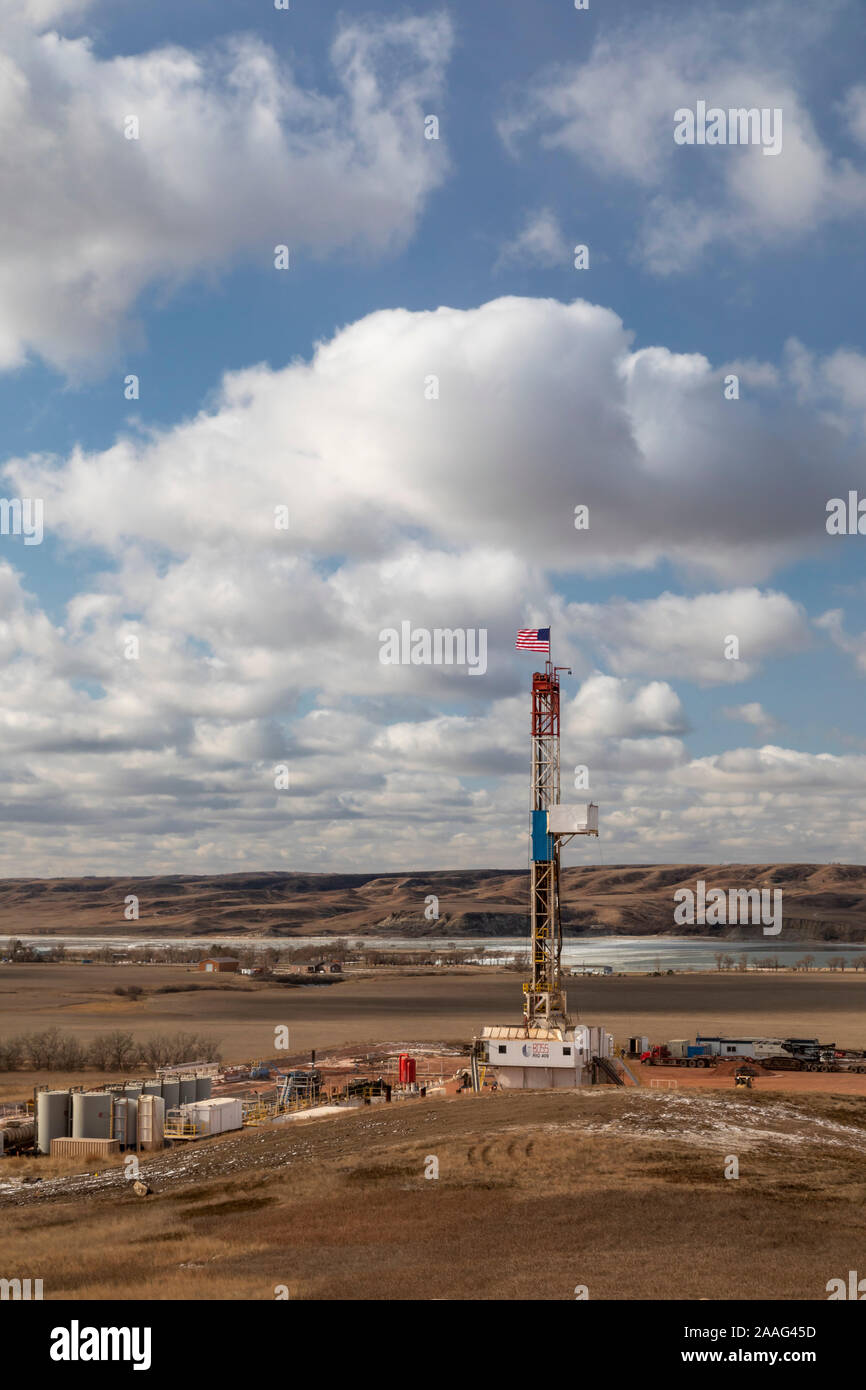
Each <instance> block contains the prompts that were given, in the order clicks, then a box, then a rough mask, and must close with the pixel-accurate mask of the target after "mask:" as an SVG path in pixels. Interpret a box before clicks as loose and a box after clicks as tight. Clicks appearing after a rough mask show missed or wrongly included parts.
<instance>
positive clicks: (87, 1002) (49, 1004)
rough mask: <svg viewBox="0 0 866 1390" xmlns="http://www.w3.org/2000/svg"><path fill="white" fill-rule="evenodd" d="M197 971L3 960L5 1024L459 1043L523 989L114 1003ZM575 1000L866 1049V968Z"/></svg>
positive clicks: (615, 980)
mask: <svg viewBox="0 0 866 1390" xmlns="http://www.w3.org/2000/svg"><path fill="white" fill-rule="evenodd" d="M191 978H192V976H191V975H189V974H187V973H186V972H185V970H184V968H183V967H178V966H152V967H148V966H142V967H140V968H135V969H134V970H132V969H130V968H128V967H121V966H117V967H111V966H70V965H51V964H45V965H30V966H27V965H22V966H17V965H16V966H4V967H3V969H2V971H0V1017H2V1030H3V1033H4V1034H16V1033H27V1032H31V1031H38V1030H40V1029H44V1028H48V1027H52V1026H56V1027H58V1028H60V1029H61V1031H63V1032H69V1033H72V1034H73V1035H74V1036H75V1037H76V1038H78V1039H80V1040H83V1041H89V1040H90V1039H92V1038H93V1037H94V1035H95V1034H97V1033H101V1032H108V1031H110V1030H111V1029H115V1028H122V1029H124V1030H127V1031H129V1032H131V1033H132V1034H133V1035H134V1036H135V1037H136V1038H139V1039H141V1038H146V1037H149V1036H151V1035H153V1034H156V1033H173V1032H176V1031H178V1030H182V1031H190V1030H192V1031H194V1032H197V1033H203V1034H205V1035H206V1036H208V1037H213V1038H216V1039H218V1040H219V1041H220V1044H221V1047H222V1055H223V1058H224V1059H225V1060H227V1061H245V1060H248V1059H249V1058H251V1057H262V1056H269V1055H272V1054H273V1039H274V1027H275V1025H277V1024H285V1025H286V1026H287V1027H288V1028H289V1033H290V1038H291V1044H290V1045H291V1048H292V1051H293V1052H301V1051H304V1050H306V1049H309V1048H312V1047H315V1048H317V1049H320V1051H324V1050H325V1049H327V1048H331V1047H335V1046H340V1045H342V1044H343V1043H348V1042H356V1041H357V1040H359V1039H370V1040H375V1039H378V1040H379V1041H382V1040H386V1039H388V1040H393V1041H395V1042H411V1041H413V1040H417V1041H421V1040H425V1039H426V1040H429V1041H431V1042H433V1041H465V1040H468V1039H470V1038H471V1037H472V1036H473V1035H474V1034H475V1033H477V1031H478V1029H479V1027H480V1026H481V1025H483V1024H484V1023H496V1022H503V1021H508V1020H509V1019H512V1020H513V1019H515V1016H516V1015H517V1014H518V1013H519V1009H520V998H521V995H520V978H519V976H517V975H515V974H513V973H511V972H509V971H503V970H495V969H492V968H491V969H488V968H486V967H478V968H477V969H476V970H468V971H466V972H465V973H453V972H448V973H447V974H442V975H440V974H436V973H435V972H430V973H428V974H426V975H424V974H421V975H416V974H413V975H407V974H403V973H390V972H389V971H388V970H383V971H380V972H379V973H378V974H377V975H375V976H373V975H370V976H366V977H365V978H363V979H356V978H352V979H349V980H346V981H345V982H343V983H340V984H335V985H333V986H331V987H330V988H328V989H283V988H281V987H279V986H268V985H267V984H261V983H258V982H246V984H245V985H244V986H243V987H241V986H240V985H239V986H238V988H237V989H234V988H233V989H232V990H223V989H220V988H211V989H202V990H200V991H198V992H196V993H194V994H186V993H184V994H148V996H147V998H146V999H144V1000H139V1001H138V1002H137V1003H131V1002H130V1003H127V1002H123V1004H122V1006H121V1012H120V1013H118V1012H117V1011H116V1009H115V1000H116V996H114V995H113V994H112V990H113V988H114V986H115V985H116V984H118V983H121V984H124V985H128V984H129V983H130V981H132V982H134V983H136V984H141V985H143V986H144V987H145V988H146V989H148V990H152V989H154V988H156V987H158V986H159V985H162V984H166V983H170V982H174V983H177V982H178V981H179V980H180V981H183V980H186V981H188V980H190V979H191ZM569 1002H570V1004H571V1006H572V1007H573V1008H574V1009H579V1011H580V1015H581V1018H582V1019H583V1020H584V1021H587V1022H591V1023H604V1024H605V1026H606V1027H607V1028H608V1029H609V1030H610V1031H611V1032H613V1033H614V1034H615V1036H616V1038H617V1040H618V1041H620V1042H624V1041H625V1040H626V1039H627V1038H628V1037H629V1035H631V1034H633V1033H647V1034H649V1035H650V1037H652V1038H653V1040H654V1041H662V1040H664V1039H667V1038H685V1037H694V1035H695V1033H696V1032H697V1031H700V1032H702V1033H706V1034H710V1033H715V1032H721V1033H727V1034H729V1035H731V1036H737V1035H738V1034H744V1035H748V1034H750V1033H759V1034H760V1035H762V1036H778V1037H788V1036H794V1037H820V1038H821V1039H822V1040H824V1041H832V1042H837V1043H838V1044H839V1045H840V1046H842V1047H866V1024H864V1017H866V974H863V973H861V974H859V975H854V974H852V973H850V972H848V973H847V974H845V975H841V974H838V975H833V974H823V975H820V976H816V975H805V974H804V975H790V974H786V975H780V976H772V975H766V974H754V975H738V974H718V973H713V974H706V975H697V974H695V975H692V974H688V975H677V976H671V977H668V976H664V977H661V978H659V979H653V978H649V977H646V976H625V977H622V978H619V977H611V978H608V979H604V978H601V977H595V978H592V977H591V978H587V979H580V980H574V981H570V982H569ZM79 1005H84V1006H86V1007H85V1008H81V1007H78V1006H79ZM72 1006H74V1007H72ZM55 1079H56V1078H55ZM93 1079H94V1074H93V1073H90V1074H89V1075H88V1076H85V1078H84V1081H85V1084H87V1083H88V1082H92V1081H93ZM19 1089H21V1088H19ZM31 1089H32V1083H31ZM24 1093H25V1094H26V1086H25V1087H24ZM4 1094H5V1095H6V1096H7V1097H10V1096H14V1095H16V1094H17V1091H16V1089H15V1078H14V1076H4V1075H2V1074H0V1099H2V1098H3V1096H4Z"/></svg>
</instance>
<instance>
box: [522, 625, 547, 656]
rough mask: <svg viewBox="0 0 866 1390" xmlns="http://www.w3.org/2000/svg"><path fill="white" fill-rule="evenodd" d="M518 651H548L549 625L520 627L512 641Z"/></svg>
mask: <svg viewBox="0 0 866 1390" xmlns="http://www.w3.org/2000/svg"><path fill="white" fill-rule="evenodd" d="M514 645H515V647H516V648H517V650H518V651H519V652H549V651H550V628H549V627H522V628H521V629H520V631H519V632H518V634H517V641H516V642H515V643H514Z"/></svg>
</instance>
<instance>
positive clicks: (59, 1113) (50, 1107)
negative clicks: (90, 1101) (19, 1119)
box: [36, 1091, 72, 1154]
mask: <svg viewBox="0 0 866 1390" xmlns="http://www.w3.org/2000/svg"><path fill="white" fill-rule="evenodd" d="M71 1114H72V1105H71V1097H70V1093H69V1091H40V1092H39V1094H38V1095H37V1097H36V1150H37V1152H38V1153H41V1154H49V1153H50V1152H51V1140H52V1139H65V1138H66V1137H67V1135H68V1134H69V1130H70V1128H71V1125H72V1121H71Z"/></svg>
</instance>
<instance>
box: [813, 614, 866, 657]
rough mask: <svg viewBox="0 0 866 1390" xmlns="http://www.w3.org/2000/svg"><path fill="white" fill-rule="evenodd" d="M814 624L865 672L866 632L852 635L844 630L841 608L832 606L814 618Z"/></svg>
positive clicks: (843, 616)
mask: <svg viewBox="0 0 866 1390" xmlns="http://www.w3.org/2000/svg"><path fill="white" fill-rule="evenodd" d="M815 626H816V627H819V628H822V629H823V631H824V632H826V633H828V635H829V637H830V640H831V642H832V643H833V645H834V646H836V647H838V648H839V650H840V651H842V652H844V653H845V654H846V656H850V657H852V658H853V660H854V665H855V666H856V668H857V670H858V671H864V672H866V632H861V633H859V634H858V635H857V636H856V637H852V636H851V635H850V633H848V632H846V631H845V615H844V614H843V612H842V609H841V608H832V609H830V611H829V612H827V613H822V614H821V616H820V617H819V618H816V619H815Z"/></svg>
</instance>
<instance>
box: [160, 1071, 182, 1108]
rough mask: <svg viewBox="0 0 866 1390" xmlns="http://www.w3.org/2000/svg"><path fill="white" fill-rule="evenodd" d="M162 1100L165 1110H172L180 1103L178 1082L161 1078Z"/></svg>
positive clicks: (166, 1077)
mask: <svg viewBox="0 0 866 1390" xmlns="http://www.w3.org/2000/svg"><path fill="white" fill-rule="evenodd" d="M162 1098H163V1100H164V1101H165V1108H166V1110H174V1108H175V1106H176V1105H178V1104H179V1103H180V1082H179V1081H176V1080H174V1078H171V1077H168V1076H164V1077H163V1078H162Z"/></svg>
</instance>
